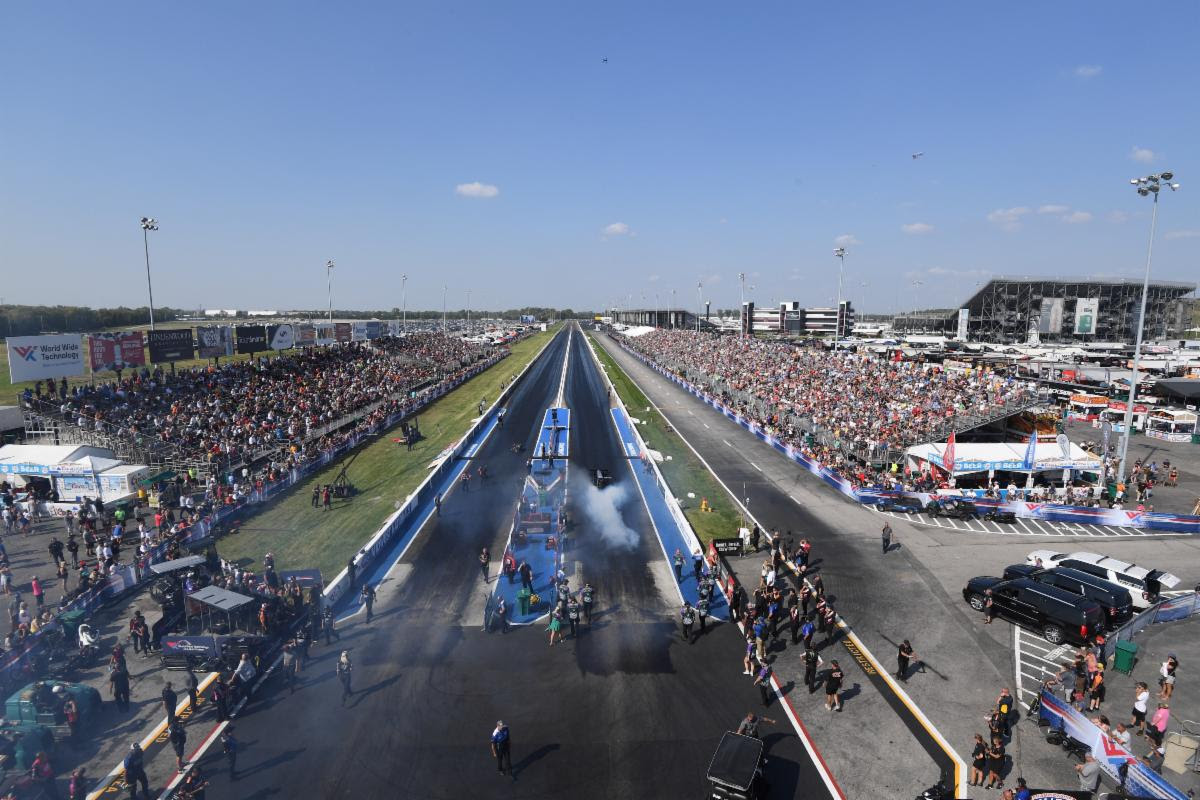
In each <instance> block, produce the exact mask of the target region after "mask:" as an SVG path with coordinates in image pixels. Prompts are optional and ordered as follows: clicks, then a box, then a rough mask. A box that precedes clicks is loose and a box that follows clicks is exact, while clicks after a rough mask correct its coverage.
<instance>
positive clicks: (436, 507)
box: [433, 492, 442, 517]
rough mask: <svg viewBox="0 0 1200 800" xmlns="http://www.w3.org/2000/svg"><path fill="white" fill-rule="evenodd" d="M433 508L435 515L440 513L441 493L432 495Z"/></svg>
mask: <svg viewBox="0 0 1200 800" xmlns="http://www.w3.org/2000/svg"><path fill="white" fill-rule="evenodd" d="M433 508H434V511H435V512H436V513H437V515H438V516H439V517H440V516H441V515H442V493H441V492H438V493H437V494H435V495H434V496H433Z"/></svg>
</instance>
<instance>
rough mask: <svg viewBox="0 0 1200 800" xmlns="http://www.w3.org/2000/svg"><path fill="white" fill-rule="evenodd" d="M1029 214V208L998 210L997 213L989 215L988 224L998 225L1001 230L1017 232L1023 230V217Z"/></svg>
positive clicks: (1019, 207) (1015, 207)
mask: <svg viewBox="0 0 1200 800" xmlns="http://www.w3.org/2000/svg"><path fill="white" fill-rule="evenodd" d="M1028 213H1029V207H1028V206H1014V207H1013V208H997V209H996V210H995V211H993V212H991V213H990V214H988V215H987V219H988V222H990V223H992V224H993V225H998V226H999V227H1000V229H1001V230H1004V231H1010V232H1011V231H1015V230H1020V228H1021V217H1023V216H1025V215H1026V214H1028Z"/></svg>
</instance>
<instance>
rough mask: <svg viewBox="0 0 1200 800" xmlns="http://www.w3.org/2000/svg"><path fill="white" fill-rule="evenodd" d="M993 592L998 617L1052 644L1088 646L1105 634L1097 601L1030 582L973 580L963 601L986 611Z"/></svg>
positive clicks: (1023, 579) (1019, 580)
mask: <svg viewBox="0 0 1200 800" xmlns="http://www.w3.org/2000/svg"><path fill="white" fill-rule="evenodd" d="M989 590H990V591H991V593H992V607H993V608H994V609H995V611H996V613H997V614H999V615H1000V616H1004V617H1008V618H1009V619H1010V620H1012V621H1013V622H1015V623H1017V624H1018V625H1022V626H1024V627H1027V628H1032V629H1034V630H1035V631H1038V632H1039V633H1041V634H1042V636H1044V637H1046V641H1048V642H1050V643H1051V644H1062V643H1063V642H1066V641H1072V642H1076V643H1078V644H1086V643H1087V641H1088V640H1089V639H1090V638H1091V637H1092V636H1093V635H1094V634H1096V633H1097V632H1098V631H1101V630H1103V624H1104V610H1103V609H1101V608H1100V606H1099V605H1097V604H1096V602H1095V601H1093V600H1089V599H1088V598H1086V597H1081V596H1079V595H1077V594H1072V593H1070V592H1068V591H1067V590H1065V589H1059V588H1058V587H1057V586H1049V585H1047V584H1044V583H1039V582H1038V581H1035V580H1032V579H1030V578H1014V579H1013V580H1004V579H1003V578H997V577H994V576H990V575H989V576H983V577H979V578H972V579H971V580H969V581H967V585H966V587H965V588H964V589H963V599H965V600H966V601H967V602H968V603H970V604H971V608H973V609H975V610H976V611H983V609H984V604H985V602H986V595H987V592H988V591H989Z"/></svg>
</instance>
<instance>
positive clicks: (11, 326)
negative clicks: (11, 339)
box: [0, 305, 188, 336]
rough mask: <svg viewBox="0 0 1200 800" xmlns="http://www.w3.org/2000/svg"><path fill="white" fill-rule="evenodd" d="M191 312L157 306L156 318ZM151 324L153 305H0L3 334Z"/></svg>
mask: <svg viewBox="0 0 1200 800" xmlns="http://www.w3.org/2000/svg"><path fill="white" fill-rule="evenodd" d="M186 313H188V312H186V311H182V310H180V309H175V308H156V309H154V319H155V321H156V322H167V321H169V320H173V319H177V318H178V317H179V316H180V315H182V314H186ZM148 324H150V309H149V308H148V307H146V306H142V307H141V308H126V307H124V306H121V307H119V308H86V307H84V306H17V305H4V306H0V336H36V335H37V334H39V333H87V332H91V331H99V330H104V329H105V328H120V327H125V326H135V325H148Z"/></svg>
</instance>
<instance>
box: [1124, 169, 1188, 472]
mask: <svg viewBox="0 0 1200 800" xmlns="http://www.w3.org/2000/svg"><path fill="white" fill-rule="evenodd" d="M1174 177H1175V174H1174V173H1172V172H1160V173H1159V174H1158V175H1147V176H1146V177H1144V178H1132V179H1130V181H1129V182H1130V183H1131V184H1133V186H1134V188H1135V189H1136V190H1137V193H1138V194H1140V195H1141V196H1142V197H1153V198H1154V206H1153V208H1152V209H1151V211H1150V241H1149V242H1148V243H1147V244H1146V275H1145V277H1143V278H1142V309H1141V312H1140V313H1139V314H1138V327H1137V339H1136V341H1135V344H1134V345H1133V370H1132V372H1131V374H1130V376H1129V397H1128V398H1126V400H1125V431H1124V435H1122V437H1121V465H1120V467H1118V473H1117V480H1118V481H1120V482H1124V480H1125V477H1126V475H1125V462H1126V458H1127V456H1128V454H1129V434H1130V428H1132V427H1133V404H1134V402H1135V401H1136V399H1137V384H1138V366H1139V364H1140V362H1141V358H1142V331H1143V329H1144V328H1145V327H1146V297H1147V296H1148V295H1149V294H1150V258H1151V256H1152V255H1153V254H1154V229H1155V227H1156V226H1157V225H1158V195H1159V194H1160V190H1161V189H1164V188H1169V189H1170V190H1171V191H1172V192H1174V191H1176V190H1177V189H1179V184H1178V183H1172V179H1173V178H1174Z"/></svg>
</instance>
